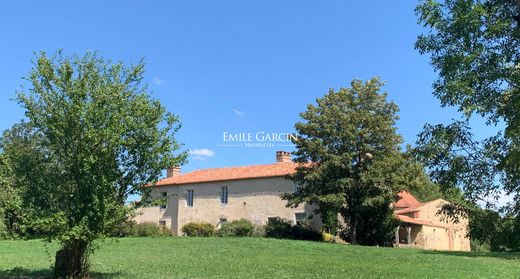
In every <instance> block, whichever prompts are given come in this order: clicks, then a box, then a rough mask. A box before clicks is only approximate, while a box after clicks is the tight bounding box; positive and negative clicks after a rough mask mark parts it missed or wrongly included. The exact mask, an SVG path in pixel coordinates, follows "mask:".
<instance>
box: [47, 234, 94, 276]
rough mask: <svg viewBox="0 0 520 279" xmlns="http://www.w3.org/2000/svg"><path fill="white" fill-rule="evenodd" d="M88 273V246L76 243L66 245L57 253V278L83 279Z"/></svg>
mask: <svg viewBox="0 0 520 279" xmlns="http://www.w3.org/2000/svg"><path fill="white" fill-rule="evenodd" d="M86 271H87V244H86V243H84V242H74V243H71V244H65V245H64V246H63V248H62V249H61V250H59V251H58V252H56V262H55V263H54V277H55V278H67V279H69V278H81V277H82V276H83V275H84V274H85V272H86Z"/></svg>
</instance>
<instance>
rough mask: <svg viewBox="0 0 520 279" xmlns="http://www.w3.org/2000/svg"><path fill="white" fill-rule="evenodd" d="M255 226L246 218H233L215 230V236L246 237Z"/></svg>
mask: <svg viewBox="0 0 520 279" xmlns="http://www.w3.org/2000/svg"><path fill="white" fill-rule="evenodd" d="M254 229H255V226H254V225H253V224H252V223H251V221H249V220H247V219H240V220H233V221H231V222H228V223H225V224H223V225H222V226H221V227H220V229H219V230H218V231H217V236H223V237H229V236H235V237H246V236H251V235H252V234H253V231H254Z"/></svg>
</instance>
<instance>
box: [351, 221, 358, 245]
mask: <svg viewBox="0 0 520 279" xmlns="http://www.w3.org/2000/svg"><path fill="white" fill-rule="evenodd" d="M351 225H352V228H350V229H351V230H352V237H351V239H350V243H351V244H357V226H358V219H357V216H354V218H352V224H351Z"/></svg>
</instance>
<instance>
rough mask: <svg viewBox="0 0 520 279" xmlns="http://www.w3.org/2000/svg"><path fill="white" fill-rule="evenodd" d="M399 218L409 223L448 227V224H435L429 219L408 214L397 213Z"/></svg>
mask: <svg viewBox="0 0 520 279" xmlns="http://www.w3.org/2000/svg"><path fill="white" fill-rule="evenodd" d="M396 217H397V219H399V220H400V221H401V222H403V223H409V224H416V225H426V226H430V227H439V228H448V226H447V225H441V224H434V223H431V222H428V221H424V220H420V219H414V218H411V217H408V216H404V215H396Z"/></svg>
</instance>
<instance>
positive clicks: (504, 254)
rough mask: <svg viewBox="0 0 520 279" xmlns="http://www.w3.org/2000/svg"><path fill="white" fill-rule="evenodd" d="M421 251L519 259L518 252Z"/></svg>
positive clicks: (472, 256) (425, 251) (474, 256)
mask: <svg viewBox="0 0 520 279" xmlns="http://www.w3.org/2000/svg"><path fill="white" fill-rule="evenodd" d="M422 253H423V254H430V255H446V256H462V257H470V258H499V259H506V260H520V252H460V251H432V250H423V251H422Z"/></svg>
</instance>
